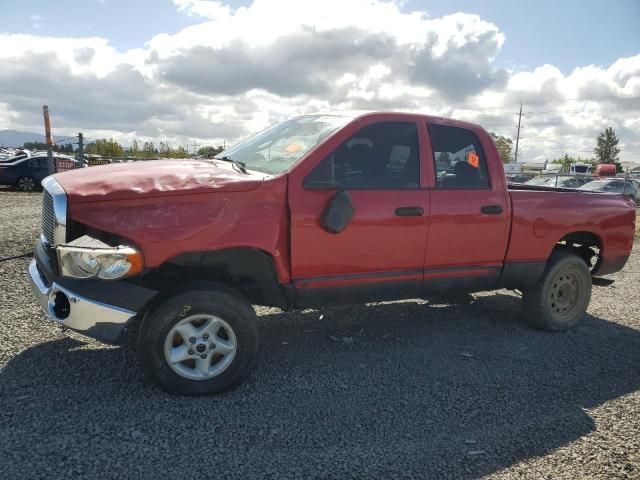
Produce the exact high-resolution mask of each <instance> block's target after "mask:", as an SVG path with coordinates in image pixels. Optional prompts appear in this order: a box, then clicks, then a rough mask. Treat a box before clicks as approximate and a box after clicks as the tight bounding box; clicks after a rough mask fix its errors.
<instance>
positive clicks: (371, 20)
mask: <svg viewBox="0 0 640 480" xmlns="http://www.w3.org/2000/svg"><path fill="white" fill-rule="evenodd" d="M174 3H175V5H176V9H177V10H178V11H179V12H181V14H185V15H190V16H192V17H194V18H196V19H199V22H200V23H197V24H196V25H193V26H190V27H187V28H185V29H183V30H181V31H179V32H177V33H175V34H166V33H159V34H158V35H155V36H154V37H152V38H150V39H149V41H148V42H147V43H146V44H145V45H143V46H141V47H140V48H136V49H131V50H127V51H118V50H117V49H116V48H114V47H113V46H112V45H111V43H110V42H109V40H108V39H105V38H98V37H84V38H51V37H41V36H35V35H9V34H0V61H2V63H3V65H4V66H5V68H3V69H2V70H1V71H0V90H1V91H3V92H8V94H3V96H2V98H0V101H1V102H2V103H1V104H0V107H1V108H0V113H2V124H1V126H2V127H3V128H16V129H23V130H34V129H37V130H40V129H41V119H40V107H41V105H42V104H43V103H47V104H48V105H49V106H50V108H51V112H52V118H53V122H54V129H57V130H58V132H59V134H68V133H74V132H77V131H80V130H82V131H85V132H86V134H87V136H90V137H96V136H98V135H106V134H109V135H113V136H116V137H117V138H120V139H128V138H130V137H131V136H132V135H138V136H140V137H157V138H161V137H162V138H165V139H168V140H169V141H172V142H175V143H177V142H182V143H184V142H186V141H187V140H191V139H197V140H198V141H199V142H200V143H207V142H218V141H221V140H222V139H223V138H224V139H227V141H231V140H234V139H236V138H237V137H239V136H241V135H244V134H246V133H249V132H251V131H255V130H257V129H260V128H262V127H264V126H266V125H267V124H269V123H272V122H274V121H278V120H281V119H284V118H286V117H289V116H292V115H295V114H300V113H305V112H315V111H321V110H328V109H336V108H343V109H362V108H365V109H389V110H410V111H417V112H424V113H430V114H436V115H443V116H455V117H457V118H462V119H466V120H470V121H477V122H478V123H480V124H482V125H483V126H485V128H487V129H489V130H493V131H496V132H497V133H500V134H504V135H508V136H511V137H514V136H515V125H516V117H515V116H514V113H515V112H516V111H517V108H518V104H519V102H520V101H524V102H525V107H524V108H525V113H526V116H525V117H524V121H523V129H522V141H521V144H520V148H521V150H520V154H521V158H523V159H526V160H534V159H544V158H552V157H556V156H560V155H562V154H563V153H565V152H566V153H570V154H578V155H581V156H588V155H589V154H590V150H591V149H592V147H593V143H594V139H595V136H596V135H597V133H598V132H599V131H600V130H601V129H603V128H604V127H606V126H609V125H611V126H613V127H614V128H615V129H616V130H617V132H618V134H619V137H620V139H621V146H622V149H623V157H624V159H626V160H638V161H640V132H639V130H638V122H637V119H638V118H640V99H639V98H638V97H640V55H637V56H634V57H629V58H621V59H619V60H617V61H616V62H614V63H613V64H612V65H610V66H608V67H601V66H593V65H585V66H582V67H580V68H577V69H575V70H574V71H572V72H569V73H566V74H565V73H563V72H561V71H560V70H559V69H558V68H557V67H555V66H553V65H541V66H538V67H537V68H534V69H533V70H531V71H511V70H507V69H505V68H501V67H500V66H498V65H497V64H496V62H495V58H496V57H497V56H498V55H499V53H500V49H501V48H502V45H503V44H504V42H505V41H508V39H506V38H505V36H504V34H503V33H502V32H501V31H500V29H499V26H497V25H495V24H493V23H491V22H488V21H486V20H484V19H482V18H480V17H479V16H477V15H469V14H464V13H456V14H453V15H448V16H444V17H439V18H434V17H429V16H428V15H427V13H426V12H422V11H412V12H407V11H406V8H405V7H404V6H402V4H401V3H400V2H399V1H385V0H350V1H348V2H345V1H344V0H323V1H322V2H311V1H299V0H269V1H267V0H254V1H253V3H251V4H250V5H249V6H247V7H240V8H232V7H230V6H228V5H226V4H224V3H223V2H220V1H206V0H174ZM35 17H37V16H34V17H33V18H32V22H33V23H41V22H42V18H41V17H38V18H35ZM34 28H35V27H34ZM629 97H631V98H629ZM634 97H635V98H634ZM500 106H504V107H500Z"/></svg>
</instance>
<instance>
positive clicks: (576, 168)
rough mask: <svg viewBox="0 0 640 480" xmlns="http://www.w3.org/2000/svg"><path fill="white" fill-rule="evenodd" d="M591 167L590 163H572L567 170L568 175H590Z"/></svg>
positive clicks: (591, 172)
mask: <svg viewBox="0 0 640 480" xmlns="http://www.w3.org/2000/svg"><path fill="white" fill-rule="evenodd" d="M592 174H593V165H591V164H590V163H574V164H573V165H571V167H570V168H569V175H592Z"/></svg>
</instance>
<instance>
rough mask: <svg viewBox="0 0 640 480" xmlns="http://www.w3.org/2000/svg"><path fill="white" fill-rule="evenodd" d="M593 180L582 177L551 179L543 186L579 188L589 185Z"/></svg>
mask: <svg viewBox="0 0 640 480" xmlns="http://www.w3.org/2000/svg"><path fill="white" fill-rule="evenodd" d="M592 180H593V178H592V177H580V176H577V177H569V176H563V177H551V178H549V179H547V182H546V183H543V184H542V185H548V186H550V187H561V188H578V187H581V186H582V185H584V184H586V183H589V182H590V181H592Z"/></svg>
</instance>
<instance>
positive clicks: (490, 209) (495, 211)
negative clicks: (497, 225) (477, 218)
mask: <svg viewBox="0 0 640 480" xmlns="http://www.w3.org/2000/svg"><path fill="white" fill-rule="evenodd" d="M480 212H482V213H484V214H485V215H500V214H501V213H502V207H501V206H500V205H483V206H482V207H480Z"/></svg>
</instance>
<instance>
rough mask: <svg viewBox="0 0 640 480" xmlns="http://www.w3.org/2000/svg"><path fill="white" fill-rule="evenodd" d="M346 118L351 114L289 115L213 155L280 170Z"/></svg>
mask: <svg viewBox="0 0 640 480" xmlns="http://www.w3.org/2000/svg"><path fill="white" fill-rule="evenodd" d="M349 121H351V117H346V116H341V115H309V116H305V117H297V118H293V119H291V120H287V121H285V122H282V123H278V124H277V125H274V126H272V127H270V128H267V129H266V130H263V131H262V132H260V133H257V134H256V135H253V136H252V137H249V138H247V139H246V140H243V141H242V142H240V143H238V144H237V145H234V146H233V147H231V148H229V149H227V150H225V151H224V152H222V153H220V154H218V155H216V156H215V157H214V158H217V159H219V160H221V159H224V158H225V157H228V158H230V159H232V160H235V161H237V162H242V163H243V164H244V165H245V166H246V168H247V169H249V170H256V171H258V172H262V173H269V174H277V173H281V172H284V171H285V170H288V169H289V168H290V167H291V166H292V165H294V164H295V163H296V162H297V161H298V160H300V159H301V158H302V156H303V155H304V154H305V153H307V152H308V151H309V150H311V149H312V148H313V147H315V146H316V145H318V144H319V143H320V142H321V141H322V140H324V139H325V138H327V137H328V136H329V135H331V134H332V133H333V132H335V131H336V130H338V129H339V128H340V127H342V126H344V125H345V124H347V123H348V122H349Z"/></svg>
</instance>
